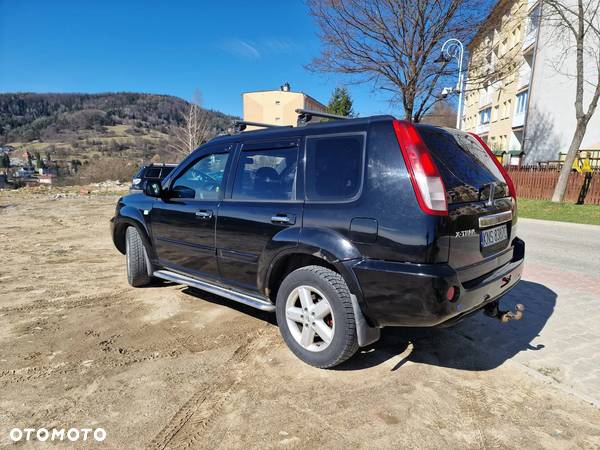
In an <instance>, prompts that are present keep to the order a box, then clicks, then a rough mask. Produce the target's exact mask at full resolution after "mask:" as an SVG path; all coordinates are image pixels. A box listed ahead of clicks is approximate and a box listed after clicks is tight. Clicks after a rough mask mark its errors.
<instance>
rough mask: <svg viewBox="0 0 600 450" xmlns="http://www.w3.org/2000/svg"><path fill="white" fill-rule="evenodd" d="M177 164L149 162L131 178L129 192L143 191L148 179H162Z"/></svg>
mask: <svg viewBox="0 0 600 450" xmlns="http://www.w3.org/2000/svg"><path fill="white" fill-rule="evenodd" d="M175 167H177V164H155V163H153V164H149V165H147V166H143V167H142V168H141V169H140V170H138V171H137V172H136V174H135V175H134V176H133V179H132V180H131V186H129V192H135V191H143V190H144V188H145V186H146V183H147V182H148V180H152V181H160V180H162V179H163V178H165V177H166V176H167V175H169V174H170V173H171V172H172V171H173V169H175Z"/></svg>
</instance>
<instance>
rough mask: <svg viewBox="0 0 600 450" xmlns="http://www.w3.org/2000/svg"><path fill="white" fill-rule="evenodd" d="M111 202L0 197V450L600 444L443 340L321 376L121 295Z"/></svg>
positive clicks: (167, 289) (592, 420)
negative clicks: (12, 433)
mask: <svg viewBox="0 0 600 450" xmlns="http://www.w3.org/2000/svg"><path fill="white" fill-rule="evenodd" d="M116 199H117V196H114V195H89V196H87V195H84V196H75V195H73V196H72V197H71V196H67V197H59V198H55V196H54V194H45V193H36V194H31V193H30V194H26V193H25V194H24V193H16V192H6V191H5V192H1V193H0V245H1V246H0V248H1V250H0V252H1V255H2V259H1V262H0V394H1V397H0V446H12V442H11V441H10V439H9V430H11V429H12V428H14V427H20V428H26V427H33V428H39V427H46V428H69V427H78V428H85V427H90V428H95V427H102V428H104V429H105V430H106V432H107V438H106V440H105V441H104V442H103V443H102V444H90V443H83V442H80V443H78V444H76V445H77V446H80V447H89V446H90V445H96V446H97V447H98V448H140V447H142V448H156V449H162V448H261V449H267V448H345V449H346V448H440V447H445V448H532V449H536V448H559V449H571V448H600V410H598V409H596V408H595V407H593V406H591V405H589V404H586V403H585V402H583V401H582V400H580V399H578V398H577V397H575V396H573V395H571V394H569V393H568V392H565V391H564V390H561V389H558V387H557V386H556V385H555V383H554V382H551V381H546V380H545V379H544V377H542V376H541V375H540V376H533V375H532V374H531V373H529V372H527V371H525V370H524V369H523V368H522V367H521V366H520V365H519V364H517V363H515V362H513V361H511V360H510V359H509V360H507V361H504V362H503V363H502V364H496V365H492V366H490V364H488V361H489V359H490V358H489V355H490V354H493V352H494V348H490V347H489V346H488V347H484V346H482V345H479V344H478V342H476V341H470V340H469V339H466V338H465V337H463V336H459V335H458V334H456V333H454V332H453V331H452V329H443V330H432V331H419V330H399V329H386V330H384V333H383V338H382V340H381V341H380V342H379V343H377V344H376V345H374V346H373V347H370V348H367V349H363V351H362V352H361V353H360V354H358V355H356V357H355V358H353V359H352V360H351V361H350V362H348V363H346V364H345V365H343V366H341V367H340V368H338V369H337V370H319V369H315V368H312V367H310V366H307V365H305V364H303V363H302V362H300V361H299V360H297V359H296V358H295V357H294V356H293V355H292V354H291V353H290V352H289V351H288V350H287V348H286V347H285V345H284V344H283V342H282V339H281V338H280V336H279V332H278V329H277V327H276V324H275V319H274V317H273V316H270V315H268V314H264V313H260V312H256V311H253V310H251V309H247V308H245V307H243V306H238V305H236V304H234V303H233V302H230V301H227V300H225V299H220V298H218V297H215V296H211V295H207V294H204V293H202V292H200V291H194V290H192V289H189V288H185V287H182V286H176V285H170V284H167V283H160V282H157V283H156V284H155V285H153V286H152V287H148V288H142V289H134V288H131V287H129V286H128V285H127V282H126V275H125V262H124V257H123V256H122V255H120V254H119V253H118V252H117V251H116V250H115V249H114V248H113V245H112V241H111V239H110V235H109V228H108V220H109V218H110V217H111V215H112V214H113V211H114V205H115V201H116ZM509 326H512V324H511V325H509ZM501 338H502V337H501V336H498V339H501ZM46 445H52V444H49V443H45V444H43V443H40V442H33V443H31V442H30V443H27V444H25V445H24V446H25V447H27V446H30V447H35V448H41V447H44V446H46ZM58 445H59V446H63V447H66V446H67V444H66V443H63V444H58ZM69 445H72V444H70V443H69Z"/></svg>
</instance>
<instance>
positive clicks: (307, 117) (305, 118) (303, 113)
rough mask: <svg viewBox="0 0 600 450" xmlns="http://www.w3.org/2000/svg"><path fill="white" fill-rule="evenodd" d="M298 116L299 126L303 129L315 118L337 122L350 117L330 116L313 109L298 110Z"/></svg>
mask: <svg viewBox="0 0 600 450" xmlns="http://www.w3.org/2000/svg"><path fill="white" fill-rule="evenodd" d="M296 113H297V114H298V126H299V127H302V126H304V125H306V124H307V123H308V122H310V121H311V120H312V118H313V117H324V118H326V119H337V120H346V119H349V118H350V117H347V116H338V115H337V114H329V113H326V112H320V111H314V110H312V109H301V108H298V109H297V110H296Z"/></svg>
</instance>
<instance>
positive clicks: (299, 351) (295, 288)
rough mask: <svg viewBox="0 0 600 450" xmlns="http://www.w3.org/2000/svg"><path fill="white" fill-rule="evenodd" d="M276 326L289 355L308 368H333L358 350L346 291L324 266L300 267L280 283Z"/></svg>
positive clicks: (340, 279)
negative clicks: (289, 351)
mask: <svg viewBox="0 0 600 450" xmlns="http://www.w3.org/2000/svg"><path fill="white" fill-rule="evenodd" d="M277 323H278V324H279V329H280V330H281V335H282V336H283V339H284V340H285V342H286V344H287V345H288V347H289V348H290V349H291V350H292V352H294V354H295V355H296V356H297V357H298V358H300V359H301V360H302V361H304V362H306V363H308V364H310V365H312V366H315V367H320V368H328V367H334V366H336V365H338V364H341V363H342V362H344V361H346V360H347V359H348V358H350V357H351V356H352V355H354V353H356V351H357V350H358V339H357V336H356V322H355V319H354V310H353V308H352V301H351V299H350V291H349V290H348V286H347V285H346V282H345V281H344V279H343V278H342V277H341V276H340V274H338V273H336V272H334V271H333V270H330V269H327V268H325V267H321V266H307V267H302V268H300V269H298V270H295V271H294V272H292V273H290V274H289V275H288V276H287V277H286V278H285V280H283V283H282V284H281V286H280V288H279V291H278V293H277Z"/></svg>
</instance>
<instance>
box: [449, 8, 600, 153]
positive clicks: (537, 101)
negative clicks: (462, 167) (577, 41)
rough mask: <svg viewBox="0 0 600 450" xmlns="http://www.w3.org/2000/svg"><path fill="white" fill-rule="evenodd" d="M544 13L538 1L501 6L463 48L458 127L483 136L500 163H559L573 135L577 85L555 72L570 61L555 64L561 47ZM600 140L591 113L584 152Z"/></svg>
mask: <svg viewBox="0 0 600 450" xmlns="http://www.w3.org/2000/svg"><path fill="white" fill-rule="evenodd" d="M542 7H543V5H542V3H541V2H539V1H537V0H500V1H499V2H498V3H497V4H496V6H495V8H494V9H493V11H492V12H491V14H490V16H489V17H488V18H487V20H486V23H485V24H484V25H483V26H482V27H481V29H480V30H479V32H478V33H477V34H476V35H475V37H474V39H473V40H472V41H471V43H470V44H469V45H468V48H469V53H470V55H471V57H470V61H469V70H468V74H467V83H466V89H465V104H464V109H463V115H462V126H461V128H462V129H464V130H467V131H474V132H476V133H478V134H480V135H481V136H482V137H483V138H484V139H485V140H486V141H487V143H488V145H489V146H490V147H491V148H492V150H493V151H494V152H495V153H496V155H497V156H498V157H499V159H501V160H502V161H503V163H505V164H519V163H522V162H525V163H527V164H533V163H536V162H541V161H556V160H558V159H559V154H560V153H561V152H563V153H564V152H566V151H567V149H568V147H569V144H570V140H571V138H572V136H573V132H574V130H575V107H574V101H575V80H574V79H573V78H572V77H571V76H569V75H568V74H565V73H563V71H561V70H557V64H566V65H568V64H569V63H572V61H568V60H565V61H557V60H558V58H561V57H562V58H564V52H563V48H562V45H563V43H562V42H556V39H555V38H554V37H553V34H552V28H551V26H550V25H549V24H548V23H547V22H546V21H545V20H544V18H543V17H544V16H543V10H542ZM573 58H574V57H573ZM571 67H573V65H571ZM590 72H591V71H590ZM590 76H593V74H591V75H590ZM599 141H600V113H596V115H595V116H594V117H593V118H592V120H591V122H590V124H589V126H588V132H587V134H586V136H585V139H584V141H583V143H582V148H589V147H590V146H592V145H594V144H595V143H596V142H599Z"/></svg>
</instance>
